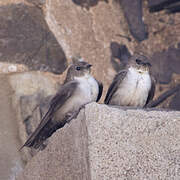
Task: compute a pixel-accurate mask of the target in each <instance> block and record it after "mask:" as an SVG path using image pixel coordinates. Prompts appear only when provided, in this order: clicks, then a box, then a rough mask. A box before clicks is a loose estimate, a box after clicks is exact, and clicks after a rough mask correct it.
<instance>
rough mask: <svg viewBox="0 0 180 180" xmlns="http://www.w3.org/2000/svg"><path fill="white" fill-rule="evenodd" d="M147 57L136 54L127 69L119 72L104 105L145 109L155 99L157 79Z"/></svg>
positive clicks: (130, 59) (131, 58) (109, 89)
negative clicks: (152, 72) (152, 73)
mask: <svg viewBox="0 0 180 180" xmlns="http://www.w3.org/2000/svg"><path fill="white" fill-rule="evenodd" d="M150 67H151V64H150V63H149V62H148V59H147V57H146V56H143V55H140V54H135V55H132V56H131V57H130V58H129V61H128V63H127V65H126V67H125V69H123V70H121V71H119V72H118V73H117V74H116V76H115V77H114V79H113V81H112V83H111V85H110V86H109V88H108V91H107V94H106V97H105V100H104V103H105V104H109V105H118V106H133V107H142V108H143V107H145V106H146V105H147V104H148V103H149V102H150V101H151V100H152V99H153V97H154V93H155V79H154V77H153V76H152V75H151V72H150Z"/></svg>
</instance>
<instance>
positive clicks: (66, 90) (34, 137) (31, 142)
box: [21, 81, 78, 149]
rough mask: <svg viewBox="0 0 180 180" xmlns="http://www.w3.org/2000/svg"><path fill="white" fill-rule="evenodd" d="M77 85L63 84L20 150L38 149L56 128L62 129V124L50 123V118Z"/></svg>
mask: <svg viewBox="0 0 180 180" xmlns="http://www.w3.org/2000/svg"><path fill="white" fill-rule="evenodd" d="M77 85H78V82H76V81H71V82H68V83H66V84H64V85H63V86H62V87H61V88H60V90H59V92H58V93H57V94H56V95H55V96H54V98H52V100H51V102H50V106H49V109H48V111H47V113H46V114H45V115H44V117H43V118H42V120H41V122H40V124H39V125H38V127H37V128H36V130H35V131H34V132H33V133H32V134H31V136H30V137H29V138H28V140H27V141H26V142H25V144H24V145H23V146H22V147H21V149H22V148H23V147H24V146H28V147H31V146H33V147H35V148H36V146H37V147H38V144H39V143H41V142H42V141H43V140H45V139H47V138H48V137H50V136H51V135H52V133H53V132H54V131H56V130H57V129H58V128H60V127H62V126H63V125H64V123H63V122H62V123H63V124H62V123H61V124H58V122H56V124H55V123H54V122H52V120H51V119H52V116H53V115H54V113H55V112H56V111H57V110H58V109H59V108H61V107H62V106H63V104H64V103H65V102H66V101H67V100H68V99H69V98H70V97H71V96H72V95H73V93H74V91H75V89H76V87H77Z"/></svg>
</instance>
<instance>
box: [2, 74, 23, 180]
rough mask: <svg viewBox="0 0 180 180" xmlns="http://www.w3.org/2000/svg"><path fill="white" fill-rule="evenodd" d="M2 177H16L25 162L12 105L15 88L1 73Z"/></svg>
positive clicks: (6, 178)
mask: <svg viewBox="0 0 180 180" xmlns="http://www.w3.org/2000/svg"><path fill="white" fill-rule="evenodd" d="M0 84H1V88H0V99H1V103H0V117H1V120H0V121H1V122H0V123H1V125H0V144H1V145H0V179H3V180H8V179H15V176H16V174H18V173H19V172H20V171H22V169H23V166H24V162H23V159H22V158H21V154H20V152H19V151H18V148H19V146H20V141H19V138H18V125H17V119H16V112H15V109H14V108H13V106H12V101H11V100H12V99H11V98H12V96H13V90H12V88H11V86H10V85H9V84H8V79H7V76H5V75H0Z"/></svg>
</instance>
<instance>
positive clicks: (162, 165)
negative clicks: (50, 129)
mask: <svg viewBox="0 0 180 180" xmlns="http://www.w3.org/2000/svg"><path fill="white" fill-rule="evenodd" d="M179 131H180V112H178V111H169V112H167V111H158V110H153V111H145V110H136V109H134V110H133V109H127V110H123V109H121V108H114V107H108V106H106V105H99V104H97V103H91V104H89V105H87V106H86V107H85V109H84V110H82V111H81V113H80V115H79V116H78V117H77V119H74V120H72V121H71V123H70V124H67V125H66V126H65V127H64V128H63V129H61V130H58V131H57V132H56V133H54V135H53V136H52V137H51V138H49V144H48V146H47V147H46V149H45V150H44V151H42V152H39V153H38V154H37V155H36V156H34V157H33V158H32V159H31V161H30V162H29V163H28V164H27V166H26V167H25V170H24V171H23V173H22V174H20V175H19V176H18V178H17V180H24V179H26V180H30V179H34V180H41V179H42V180H48V179H52V180H59V179H72V180H75V179H78V180H79V179H83V180H85V179H92V180H97V179H103V180H109V179H120V180H121V179H122V180H125V179H133V180H134V179H135V180H136V179H137V180H144V179H148V180H152V179H153V180H156V179H166V180H172V179H174V180H178V179H179V178H180V134H179Z"/></svg>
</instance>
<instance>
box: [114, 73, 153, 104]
mask: <svg viewBox="0 0 180 180" xmlns="http://www.w3.org/2000/svg"><path fill="white" fill-rule="evenodd" d="M150 88H151V78H150V75H149V73H139V72H136V71H134V72H128V73H127V75H126V77H125V78H124V80H123V81H122V83H121V84H120V86H119V88H118V90H117V92H116V93H115V94H116V96H117V97H118V98H116V99H118V104H119V105H125V106H140V107H143V106H144V105H145V103H146V101H147V97H148V94H149V91H150Z"/></svg>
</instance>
